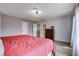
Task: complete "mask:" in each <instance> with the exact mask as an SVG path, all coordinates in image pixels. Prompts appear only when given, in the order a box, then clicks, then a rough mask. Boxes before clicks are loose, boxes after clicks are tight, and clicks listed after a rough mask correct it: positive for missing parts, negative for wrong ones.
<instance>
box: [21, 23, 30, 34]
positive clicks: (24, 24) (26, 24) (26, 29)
mask: <svg viewBox="0 0 79 59" xmlns="http://www.w3.org/2000/svg"><path fill="white" fill-rule="evenodd" d="M28 28H29V27H28V22H22V34H28Z"/></svg>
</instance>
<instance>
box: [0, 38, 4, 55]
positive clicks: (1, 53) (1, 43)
mask: <svg viewBox="0 0 79 59" xmlns="http://www.w3.org/2000/svg"><path fill="white" fill-rule="evenodd" d="M3 55H4V46H3V42H2V40H1V39H0V56H3Z"/></svg>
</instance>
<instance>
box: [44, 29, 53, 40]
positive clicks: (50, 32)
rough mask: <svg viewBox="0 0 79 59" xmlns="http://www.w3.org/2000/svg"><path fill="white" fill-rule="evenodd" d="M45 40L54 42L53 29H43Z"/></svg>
mask: <svg viewBox="0 0 79 59" xmlns="http://www.w3.org/2000/svg"><path fill="white" fill-rule="evenodd" d="M45 38H48V39H51V40H53V41H54V28H50V29H45Z"/></svg>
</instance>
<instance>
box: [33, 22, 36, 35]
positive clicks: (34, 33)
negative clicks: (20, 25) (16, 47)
mask: <svg viewBox="0 0 79 59" xmlns="http://www.w3.org/2000/svg"><path fill="white" fill-rule="evenodd" d="M33 36H37V24H36V23H33Z"/></svg>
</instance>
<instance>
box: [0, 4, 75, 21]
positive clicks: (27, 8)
mask: <svg viewBox="0 0 79 59" xmlns="http://www.w3.org/2000/svg"><path fill="white" fill-rule="evenodd" d="M75 6H76V4H74V3H10V4H8V3H0V12H1V13H3V14H5V15H10V16H14V17H19V18H22V19H25V20H36V21H38V20H45V19H50V18H56V17H60V16H64V15H69V14H71V13H72V12H73V9H74V8H75ZM33 8H38V9H39V10H41V11H42V14H40V15H39V16H37V17H35V16H34V14H33V13H32V10H33Z"/></svg>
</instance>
